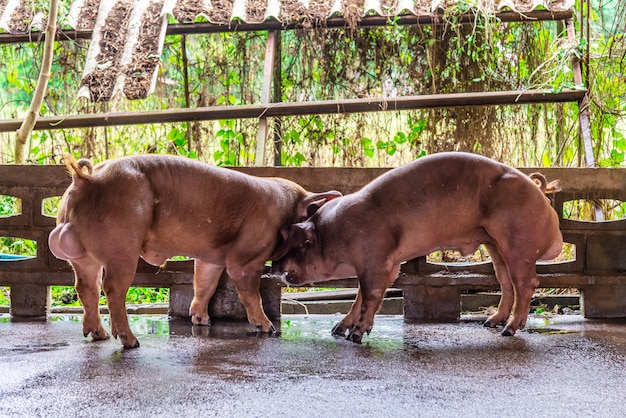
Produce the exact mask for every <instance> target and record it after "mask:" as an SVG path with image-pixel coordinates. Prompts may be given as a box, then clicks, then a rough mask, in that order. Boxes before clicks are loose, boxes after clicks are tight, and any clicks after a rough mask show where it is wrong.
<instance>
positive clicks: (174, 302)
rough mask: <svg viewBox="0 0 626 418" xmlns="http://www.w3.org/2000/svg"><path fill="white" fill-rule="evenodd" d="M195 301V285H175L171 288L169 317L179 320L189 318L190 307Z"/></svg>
mask: <svg viewBox="0 0 626 418" xmlns="http://www.w3.org/2000/svg"><path fill="white" fill-rule="evenodd" d="M192 300H193V285H190V284H183V285H173V286H172V287H170V308H169V315H170V316H174V317H179V318H185V317H189V305H191V301H192Z"/></svg>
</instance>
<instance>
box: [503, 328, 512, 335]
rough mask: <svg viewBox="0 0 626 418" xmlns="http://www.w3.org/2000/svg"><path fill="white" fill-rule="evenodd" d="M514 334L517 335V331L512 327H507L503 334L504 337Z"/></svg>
mask: <svg viewBox="0 0 626 418" xmlns="http://www.w3.org/2000/svg"><path fill="white" fill-rule="evenodd" d="M514 335H515V331H514V330H512V329H508V328H505V329H504V330H503V331H502V336H503V337H512V336H514Z"/></svg>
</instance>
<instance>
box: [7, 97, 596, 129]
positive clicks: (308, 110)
mask: <svg viewBox="0 0 626 418" xmlns="http://www.w3.org/2000/svg"><path fill="white" fill-rule="evenodd" d="M585 94H586V91H585V90H573V89H564V90H563V91H562V92H560V93H551V92H549V91H544V90H528V91H523V90H515V91H501V92H485V93H452V94H428V95H423V96H404V97H394V98H381V97H373V98H369V99H344V100H321V101H315V102H299V103H288V102H287V103H268V104H255V105H242V106H211V107H198V108H190V109H165V110H154V111H147V112H119V113H108V114H89V115H68V116H48V117H42V118H39V119H38V120H37V123H35V127H34V128H33V129H35V130H45V129H70V128H87V127H93V126H116V125H142V124H159V123H175V122H188V121H200V120H220V119H246V118H260V117H262V116H264V117H276V116H299V115H314V114H342V113H361V112H378V111H393V110H411V109H430V108H444V107H457V106H491V105H515V104H526V103H558V102H578V101H580V100H581V99H582V98H583V97H584V96H585ZM20 123H21V119H5V120H0V132H11V131H14V130H16V129H17V128H19V126H20Z"/></svg>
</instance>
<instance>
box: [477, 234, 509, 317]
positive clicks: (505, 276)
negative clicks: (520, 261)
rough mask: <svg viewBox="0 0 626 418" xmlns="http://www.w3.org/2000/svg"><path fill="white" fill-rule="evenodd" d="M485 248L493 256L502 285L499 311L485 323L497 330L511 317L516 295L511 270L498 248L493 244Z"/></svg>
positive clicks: (494, 265)
mask: <svg viewBox="0 0 626 418" xmlns="http://www.w3.org/2000/svg"><path fill="white" fill-rule="evenodd" d="M485 248H487V251H488V252H489V255H490V256H491V262H492V263H493V269H494V271H495V273H496V279H497V280H498V283H499V284H500V292H501V293H502V296H501V297H500V303H499V304H498V309H497V310H496V312H495V313H494V314H492V315H491V316H489V318H487V320H486V321H485V323H484V324H483V325H484V326H486V327H490V328H495V327H496V326H497V325H500V324H504V323H505V322H506V321H507V320H508V319H509V316H510V315H511V309H512V308H513V302H514V298H515V293H514V290H513V282H512V281H511V277H510V276H509V269H508V268H507V266H506V264H505V262H504V260H503V259H502V256H501V255H500V253H499V252H498V250H497V248H496V247H495V246H494V245H493V244H485Z"/></svg>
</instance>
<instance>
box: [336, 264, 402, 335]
mask: <svg viewBox="0 0 626 418" xmlns="http://www.w3.org/2000/svg"><path fill="white" fill-rule="evenodd" d="M399 271H400V265H399V264H398V265H394V266H392V267H391V268H390V269H388V270H383V271H380V270H374V269H371V270H368V271H367V272H366V273H365V274H362V275H359V285H360V287H359V294H360V297H361V315H360V317H359V320H358V321H357V323H356V324H354V326H353V327H352V328H351V329H350V332H349V333H348V336H347V339H348V340H350V341H352V342H355V343H357V344H360V343H361V341H362V339H363V335H364V334H365V333H367V334H369V333H370V332H371V331H372V328H373V326H374V315H376V312H378V311H379V310H380V307H381V305H382V304H383V299H384V298H385V291H386V290H387V288H388V287H389V286H390V285H391V284H392V283H393V282H394V281H395V280H396V278H397V277H398V272H399ZM358 298H359V295H357V299H358ZM355 304H356V301H355Z"/></svg>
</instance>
